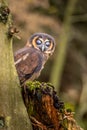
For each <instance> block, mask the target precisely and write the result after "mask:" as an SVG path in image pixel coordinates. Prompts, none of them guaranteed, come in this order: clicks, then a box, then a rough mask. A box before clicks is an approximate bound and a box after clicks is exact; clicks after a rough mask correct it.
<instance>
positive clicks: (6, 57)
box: [0, 0, 30, 130]
mask: <svg viewBox="0 0 87 130" xmlns="http://www.w3.org/2000/svg"><path fill="white" fill-rule="evenodd" d="M10 24H11V19H10V13H9V9H8V7H7V4H6V0H0V128H1V129H2V130H29V127H30V122H29V118H28V115H27V112H26V108H25V106H24V103H23V100H22V96H21V89H20V86H19V82H18V78H17V73H16V70H15V66H14V60H13V52H12V37H8V32H9V26H10Z"/></svg>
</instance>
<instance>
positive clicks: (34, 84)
mask: <svg viewBox="0 0 87 130" xmlns="http://www.w3.org/2000/svg"><path fill="white" fill-rule="evenodd" d="M26 86H27V87H28V88H29V90H30V91H33V90H35V89H36V88H40V86H41V83H40V82H39V81H34V82H32V81H28V82H27V83H26Z"/></svg>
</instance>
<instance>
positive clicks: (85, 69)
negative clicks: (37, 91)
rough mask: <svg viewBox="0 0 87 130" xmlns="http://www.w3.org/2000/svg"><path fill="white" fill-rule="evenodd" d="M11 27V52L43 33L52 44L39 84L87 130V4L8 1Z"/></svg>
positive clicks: (67, 0) (80, 1)
mask: <svg viewBox="0 0 87 130" xmlns="http://www.w3.org/2000/svg"><path fill="white" fill-rule="evenodd" d="M8 1H9V7H10V10H11V12H12V17H13V25H14V26H16V27H17V29H18V30H19V33H18V34H17V37H20V38H21V39H20V40H19V39H18V38H17V37H14V42H13V51H16V50H18V49H19V48H22V47H23V46H24V45H25V44H26V41H27V39H28V38H29V37H30V36H31V35H32V34H33V33H35V32H46V33H48V34H50V35H52V36H53V37H54V38H55V41H56V50H55V53H54V54H53V56H52V57H51V58H50V59H49V61H48V62H47V63H46V65H45V68H44V69H43V71H42V73H41V75H40V77H39V79H38V80H39V81H42V82H51V83H52V84H53V85H54V86H55V88H56V90H57V92H58V95H59V96H60V98H61V99H62V100H63V101H64V102H65V104H66V107H68V108H71V109H73V110H74V111H75V116H76V119H77V121H78V122H79V124H80V125H81V126H82V127H83V128H84V129H85V130H86V129H87V0H22V1H18V0H14V1H13V0H8Z"/></svg>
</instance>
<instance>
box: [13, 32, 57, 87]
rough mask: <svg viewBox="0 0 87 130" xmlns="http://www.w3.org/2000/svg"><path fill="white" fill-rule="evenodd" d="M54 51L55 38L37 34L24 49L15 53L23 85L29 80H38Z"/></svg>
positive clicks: (16, 64)
mask: <svg viewBox="0 0 87 130" xmlns="http://www.w3.org/2000/svg"><path fill="white" fill-rule="evenodd" d="M54 49H55V42H54V39H53V37H51V36H50V35H48V34H45V33H35V34H34V35H32V36H31V38H30V40H28V42H27V44H26V46H25V47H24V48H22V49H20V50H18V51H17V52H15V54H14V61H15V66H16V69H17V73H18V76H19V80H20V83H21V85H22V84H24V83H26V81H27V80H34V79H36V78H38V76H39V75H40V72H41V70H42V69H43V67H44V64H45V62H46V61H47V59H48V58H49V56H50V55H52V53H53V51H54Z"/></svg>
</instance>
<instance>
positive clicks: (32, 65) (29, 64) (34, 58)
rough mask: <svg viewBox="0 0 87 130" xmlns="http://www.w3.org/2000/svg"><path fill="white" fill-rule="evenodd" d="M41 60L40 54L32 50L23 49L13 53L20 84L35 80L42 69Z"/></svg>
mask: <svg viewBox="0 0 87 130" xmlns="http://www.w3.org/2000/svg"><path fill="white" fill-rule="evenodd" d="M42 59H43V58H42V56H41V54H39V53H38V51H37V50H35V49H32V48H23V49H20V50H19V51H17V52H16V53H15V55H14V60H15V66H16V69H17V72H18V75H19V79H20V82H21V83H23V82H25V81H26V80H28V79H31V80H33V79H35V78H37V76H36V75H37V73H39V71H40V70H41V68H42Z"/></svg>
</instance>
